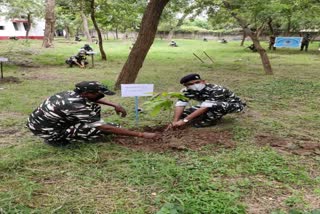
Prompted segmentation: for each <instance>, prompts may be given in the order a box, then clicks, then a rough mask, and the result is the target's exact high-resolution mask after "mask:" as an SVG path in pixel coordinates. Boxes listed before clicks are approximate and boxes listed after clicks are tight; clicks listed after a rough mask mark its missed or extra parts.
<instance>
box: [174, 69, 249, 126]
mask: <svg viewBox="0 0 320 214" xmlns="http://www.w3.org/2000/svg"><path fill="white" fill-rule="evenodd" d="M180 83H181V84H183V85H184V86H185V87H186V88H184V89H182V92H183V94H184V96H185V97H186V99H185V100H179V101H178V102H177V103H176V108H175V114H174V119H173V122H172V124H171V127H179V126H183V125H186V124H187V123H191V124H192V125H193V126H194V127H197V128H200V127H207V126H212V125H215V124H216V123H217V121H218V120H219V119H220V118H222V116H224V115H226V114H229V113H233V112H240V111H242V110H243V108H244V107H245V105H246V104H245V103H244V102H242V101H241V100H240V98H239V97H237V96H236V95H235V94H234V93H233V92H232V91H230V90H229V89H227V88H225V87H223V86H220V85H214V84H208V83H206V82H205V81H204V80H202V79H201V78H200V75H199V74H189V75H187V76H185V77H183V78H182V79H181V80H180ZM188 100H196V101H198V102H199V105H196V106H192V107H191V108H188V109H185V107H186V106H187V105H188Z"/></svg>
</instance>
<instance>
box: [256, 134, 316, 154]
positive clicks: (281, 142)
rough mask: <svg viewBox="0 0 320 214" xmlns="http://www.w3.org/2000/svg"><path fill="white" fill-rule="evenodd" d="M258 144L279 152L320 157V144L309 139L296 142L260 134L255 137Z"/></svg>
mask: <svg viewBox="0 0 320 214" xmlns="http://www.w3.org/2000/svg"><path fill="white" fill-rule="evenodd" d="M255 139H256V143H257V144H258V145H261V146H266V145H268V146H271V147H273V148H275V149H276V150H279V151H286V152H290V153H293V154H296V155H306V156H307V155H320V143H319V142H313V141H310V140H308V139H304V140H296V139H291V138H281V137H277V136H273V135H269V134H260V135H257V136H256V137H255Z"/></svg>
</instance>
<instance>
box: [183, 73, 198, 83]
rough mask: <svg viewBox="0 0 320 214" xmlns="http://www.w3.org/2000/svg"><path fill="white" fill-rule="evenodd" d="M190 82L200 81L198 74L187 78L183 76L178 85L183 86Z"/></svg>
mask: <svg viewBox="0 0 320 214" xmlns="http://www.w3.org/2000/svg"><path fill="white" fill-rule="evenodd" d="M192 80H201V77H200V75H199V74H188V75H187V76H184V77H182V78H181V80H180V84H185V83H187V82H190V81H192Z"/></svg>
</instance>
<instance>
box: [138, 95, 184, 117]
mask: <svg viewBox="0 0 320 214" xmlns="http://www.w3.org/2000/svg"><path fill="white" fill-rule="evenodd" d="M177 99H182V100H185V99H186V97H185V96H184V95H183V94H182V93H180V92H162V93H159V94H157V95H155V96H153V97H152V98H151V99H150V100H149V101H146V102H144V103H143V106H144V107H145V109H146V110H147V111H148V112H149V114H150V115H151V116H152V117H156V116H157V115H158V114H159V113H160V112H161V111H169V113H168V118H170V114H171V112H172V109H173V105H174V102H175V101H176V100H177Z"/></svg>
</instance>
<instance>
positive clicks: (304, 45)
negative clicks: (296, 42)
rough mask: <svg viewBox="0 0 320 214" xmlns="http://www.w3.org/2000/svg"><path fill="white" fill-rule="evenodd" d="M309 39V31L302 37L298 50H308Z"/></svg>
mask: <svg viewBox="0 0 320 214" xmlns="http://www.w3.org/2000/svg"><path fill="white" fill-rule="evenodd" d="M310 40H311V37H310V33H307V34H306V35H305V36H304V37H303V38H302V42H301V48H300V51H303V49H304V50H305V51H308V47H309V42H310Z"/></svg>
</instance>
